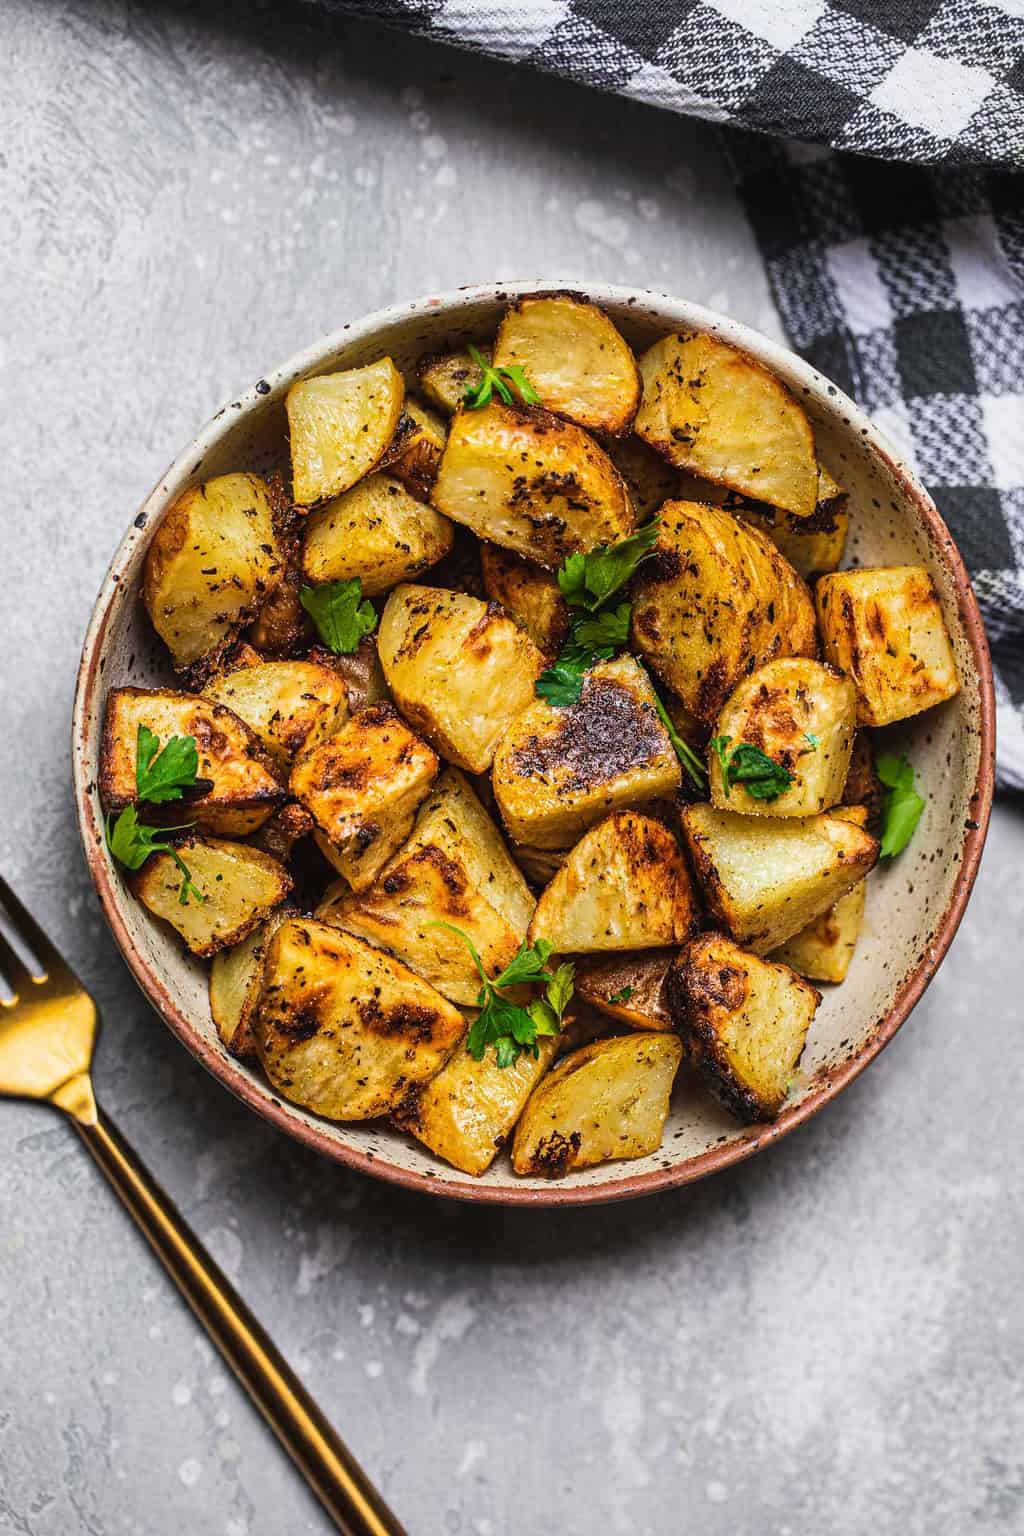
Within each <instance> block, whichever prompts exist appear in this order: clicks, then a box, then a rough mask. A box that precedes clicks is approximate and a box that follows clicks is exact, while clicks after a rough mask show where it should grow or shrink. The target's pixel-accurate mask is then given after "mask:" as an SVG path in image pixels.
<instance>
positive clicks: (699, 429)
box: [634, 331, 818, 517]
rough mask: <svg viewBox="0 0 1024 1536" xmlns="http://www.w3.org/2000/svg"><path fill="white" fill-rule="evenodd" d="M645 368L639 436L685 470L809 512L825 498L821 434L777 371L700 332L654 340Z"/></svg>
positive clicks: (642, 363)
mask: <svg viewBox="0 0 1024 1536" xmlns="http://www.w3.org/2000/svg"><path fill="white" fill-rule="evenodd" d="M640 373H641V375H642V377H643V388H644V394H643V401H642V403H641V405H640V409H639V411H638V412H637V416H636V422H635V424H634V426H635V431H636V433H637V436H638V437H642V438H643V439H644V441H645V442H647V443H649V444H650V445H651V447H652V448H656V449H657V450H658V452H659V453H662V454H664V456H665V458H666V459H668V460H669V462H670V463H671V464H675V465H676V466H677V467H678V468H679V469H688V470H692V471H693V473H694V474H697V475H703V476H704V478H705V479H707V480H712V481H717V482H718V483H719V484H721V485H726V486H728V487H729V488H730V489H731V490H734V491H741V492H742V493H743V494H744V495H745V496H753V497H755V498H756V499H757V500H758V501H766V502H768V503H769V504H770V505H771V506H773V507H781V508H782V510H783V511H784V512H792V513H794V515H795V516H797V517H810V515H811V513H812V512H813V511H814V509H815V506H816V505H817V499H818V497H817V491H818V463H817V459H816V458H815V453H814V436H813V434H812V432H811V426H810V422H809V421H808V420H807V417H806V415H805V414H804V411H803V410H802V408H801V407H800V406H799V405H798V404H797V402H796V400H795V399H794V398H793V396H792V395H791V394H790V393H789V391H788V390H787V389H786V387H785V385H784V384H783V383H782V382H781V380H779V379H777V378H776V377H775V375H774V374H773V373H770V372H769V371H768V369H767V368H765V367H764V366H763V365H762V364H761V363H758V362H755V361H754V359H753V358H752V357H748V356H747V355H746V354H745V353H743V352H739V351H737V350H736V348H735V347H730V346H728V345H726V343H725V342H724V341H719V340H718V339H717V337H714V336H709V335H707V334H705V333H703V332H699V331H698V332H690V333H688V334H681V335H677V336H666V337H664V338H663V340H661V341H657V342H655V344H654V346H653V347H651V348H650V349H649V350H648V351H647V352H645V353H644V355H643V357H642V358H641V359H640Z"/></svg>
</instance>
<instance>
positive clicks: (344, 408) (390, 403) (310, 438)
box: [285, 357, 405, 506]
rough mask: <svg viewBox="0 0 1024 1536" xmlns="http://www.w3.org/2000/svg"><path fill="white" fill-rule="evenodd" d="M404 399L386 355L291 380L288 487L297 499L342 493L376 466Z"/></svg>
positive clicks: (307, 501)
mask: <svg viewBox="0 0 1024 1536" xmlns="http://www.w3.org/2000/svg"><path fill="white" fill-rule="evenodd" d="M404 401H405V384H404V382H403V379H402V375H401V374H400V373H399V371H398V369H397V368H396V367H395V365H394V363H393V362H392V361H391V359H390V357H382V358H380V360H379V361H378V362H376V363H370V364H368V366H367V367H365V368H346V369H345V370H344V372H342V373H322V374H320V375H319V376H318V377H317V378H314V379H300V380H299V381H298V383H296V384H293V385H292V387H291V389H290V390H289V391H288V395H287V397H286V399H285V410H286V411H287V413H288V433H289V436H290V438H291V452H292V491H293V493H294V496H295V500H296V501H297V502H298V503H299V505H300V506H311V505H312V504H313V503H314V502H317V501H325V500H326V498H327V497H328V496H340V495H341V494H342V492H343V491H347V490H348V489H349V487H350V486H353V485H355V483H356V481H357V480H361V479H362V478H363V476H364V475H368V474H369V473H370V471H371V469H376V467H377V465H378V464H379V463H380V461H381V459H382V458H383V457H384V455H385V453H386V452H387V450H388V447H389V446H390V443H391V440H392V438H393V437H394V435H395V428H396V427H397V426H398V422H399V418H400V416H401V414H402V406H403V404H404Z"/></svg>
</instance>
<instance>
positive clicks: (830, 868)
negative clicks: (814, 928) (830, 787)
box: [680, 804, 878, 955]
mask: <svg viewBox="0 0 1024 1536" xmlns="http://www.w3.org/2000/svg"><path fill="white" fill-rule="evenodd" d="M680 820H681V822H682V826H683V832H684V833H685V836H686V841H687V844H688V846H689V850H690V859H691V862H692V864H693V868H694V871H695V873H696V876H697V879H698V881H699V882H700V884H701V886H702V888H703V893H704V899H705V901H706V903H707V905H708V907H709V909H710V911H711V912H712V914H713V915H714V917H715V918H716V920H717V921H718V922H719V923H720V924H721V925H722V927H723V928H724V929H725V930H726V931H727V932H728V933H729V934H730V935H731V936H732V937H733V938H734V939H735V940H736V941H737V943H739V944H743V945H745V946H746V947H747V948H749V949H752V950H753V951H754V953H755V954H758V955H764V954H767V953H768V951H769V950H772V949H777V948H778V947H779V945H780V944H784V943H785V942H786V940H787V939H790V938H792V936H793V935H794V934H795V933H799V932H800V930H801V928H806V926H807V924H808V923H809V922H812V921H813V919H814V918H816V917H818V916H820V915H821V913H822V912H826V911H827V910H828V908H829V907H831V906H832V905H833V904H834V903H835V902H837V901H838V900H839V898H840V896H845V894H846V892H847V891H849V890H852V888H853V887H854V886H855V885H856V884H857V882H858V880H862V879H863V878H864V876H865V875H866V874H867V873H868V871H869V870H870V869H873V868H874V865H875V863H876V861H877V859H878V843H877V842H876V841H875V839H874V838H873V837H871V836H869V834H868V833H867V832H865V831H863V830H862V829H861V828H860V827H856V826H851V825H850V824H849V823H848V822H846V821H843V820H840V819H839V817H838V816H807V817H800V818H794V819H793V820H784V819H782V818H779V819H777V820H773V821H771V822H769V821H767V820H763V819H762V818H760V817H753V816H739V815H737V814H736V812H735V811H720V810H718V809H717V808H716V807H714V806H711V805H704V804H701V805H688V806H686V807H685V808H684V809H683V811H682V812H681V813H680Z"/></svg>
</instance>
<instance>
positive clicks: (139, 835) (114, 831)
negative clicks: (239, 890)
mask: <svg viewBox="0 0 1024 1536" xmlns="http://www.w3.org/2000/svg"><path fill="white" fill-rule="evenodd" d="M193 825H194V823H193V822H191V821H188V822H184V823H182V824H181V825H180V826H176V827H147V826H146V825H145V823H144V822H141V821H140V820H139V813H138V811H137V810H136V809H135V807H134V805H128V806H125V808H124V810H123V811H122V812H121V814H120V815H119V816H118V818H117V820H116V821H115V820H114V819H113V816H108V817H107V846H108V847H109V849H110V851H111V853H112V854H113V855H114V858H115V859H117V860H118V861H119V862H120V863H122V864H124V865H125V867H126V868H128V869H141V868H142V866H143V864H145V862H146V860H147V859H148V858H149V856H150V854H151V853H169V854H170V856H171V858H172V859H173V860H174V862H175V864H176V865H177V866H178V869H179V870H180V871H181V888H180V890H179V891H178V900H179V902H180V903H181V905H182V906H183V907H187V906H188V898H189V896H194V897H195V898H196V900H197V901H205V900H206V897H205V896H204V895H203V893H202V891H201V890H199V888H198V886H196V885H194V884H193V881H192V871H191V870H190V869H189V867H188V865H187V864H186V863H185V860H184V859H183V858H182V857H181V854H180V853H179V852H178V850H177V848H175V846H174V844H173V843H170V842H168V841H167V837H166V834H167V833H168V832H183V831H185V829H186V827H191V826H193Z"/></svg>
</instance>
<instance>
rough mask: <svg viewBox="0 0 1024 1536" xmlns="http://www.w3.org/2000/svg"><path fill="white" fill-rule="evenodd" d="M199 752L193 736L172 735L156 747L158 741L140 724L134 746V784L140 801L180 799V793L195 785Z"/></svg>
mask: <svg viewBox="0 0 1024 1536" xmlns="http://www.w3.org/2000/svg"><path fill="white" fill-rule="evenodd" d="M198 772H199V753H198V751H197V750H196V739H195V737H194V736H172V737H171V738H170V740H169V741H166V742H165V743H164V745H163V748H162V749H161V747H160V738H159V736H157V735H156V733H155V732H154V731H151V730H150V729H149V727H148V726H147V725H140V726H139V731H138V736H137V738H136V747H135V783H136V786H137V788H138V791H139V799H140V800H149V801H151V802H152V804H153V805H162V804H163V803H164V802H165V801H167V800H180V799H181V796H182V791H183V790H186V789H192V788H193V787H194V786H195V782H196V774H197V773H198Z"/></svg>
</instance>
